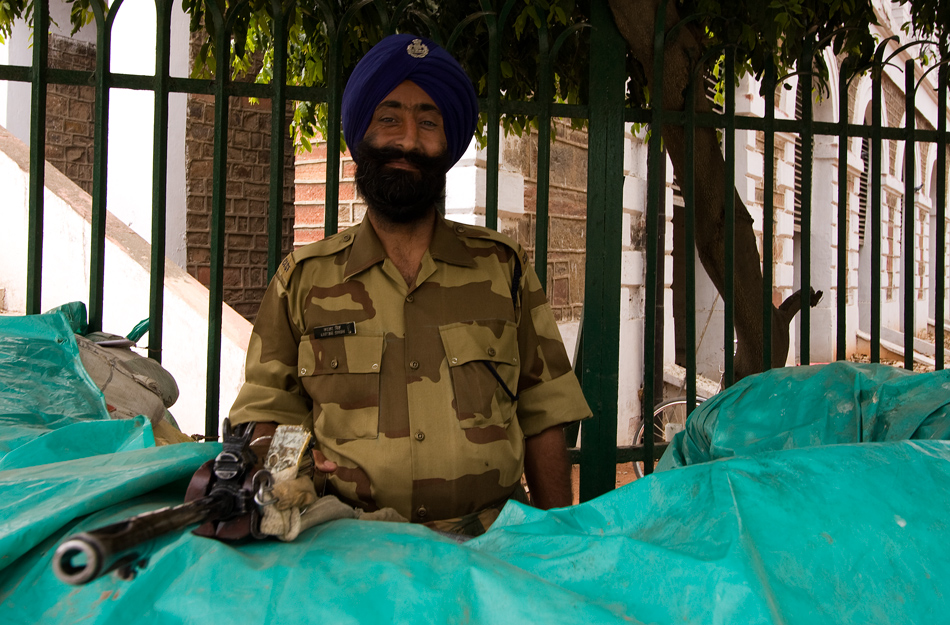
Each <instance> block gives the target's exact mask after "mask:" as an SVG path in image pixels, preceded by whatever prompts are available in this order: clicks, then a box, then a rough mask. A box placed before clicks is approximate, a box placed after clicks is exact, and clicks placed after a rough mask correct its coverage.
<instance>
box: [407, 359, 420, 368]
mask: <svg viewBox="0 0 950 625" xmlns="http://www.w3.org/2000/svg"><path fill="white" fill-rule="evenodd" d="M409 368H410V369H413V370H415V369H418V368H419V361H418V360H413V361H411V362H410V363H409Z"/></svg>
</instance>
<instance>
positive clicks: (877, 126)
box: [868, 59, 884, 362]
mask: <svg viewBox="0 0 950 625" xmlns="http://www.w3.org/2000/svg"><path fill="white" fill-rule="evenodd" d="M871 75H872V78H873V83H872V85H873V91H872V94H871V124H872V125H871V175H870V176H869V177H868V186H869V187H870V188H871V219H870V221H871V223H870V224H869V225H870V228H869V230H870V237H871V362H881V148H882V146H883V139H882V133H881V123H882V122H881V108H882V104H881V101H882V94H881V91H882V90H881V83H882V82H883V80H884V67H883V64H882V63H881V61H880V59H878V64H877V65H876V66H875V67H874V69H873V70H872V74H871Z"/></svg>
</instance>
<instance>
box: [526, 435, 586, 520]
mask: <svg viewBox="0 0 950 625" xmlns="http://www.w3.org/2000/svg"><path fill="white" fill-rule="evenodd" d="M524 443H525V450H524V475H525V478H526V479H527V480H528V489H529V490H530V491H531V503H532V504H534V505H535V506H536V507H538V508H541V509H542V510H548V509H550V508H563V507H565V506H569V505H571V504H572V503H574V493H573V492H571V463H570V461H569V459H568V455H567V443H566V442H565V441H564V427H563V426H561V425H556V426H554V427H550V428H548V429H546V430H544V431H543V432H541V433H540V434H536V435H534V436H532V437H530V438H526V439H525V442H524Z"/></svg>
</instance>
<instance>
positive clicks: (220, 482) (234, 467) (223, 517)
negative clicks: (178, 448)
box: [53, 419, 270, 585]
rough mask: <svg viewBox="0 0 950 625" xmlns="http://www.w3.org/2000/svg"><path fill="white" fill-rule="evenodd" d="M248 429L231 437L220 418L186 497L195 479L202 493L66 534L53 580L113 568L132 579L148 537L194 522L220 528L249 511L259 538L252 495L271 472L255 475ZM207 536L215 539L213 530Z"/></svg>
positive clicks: (78, 578) (88, 576)
mask: <svg viewBox="0 0 950 625" xmlns="http://www.w3.org/2000/svg"><path fill="white" fill-rule="evenodd" d="M252 425H253V424H248V425H247V427H244V428H243V430H241V432H240V433H236V432H235V431H233V430H232V428H231V422H230V421H229V420H228V419H225V420H224V427H223V449H222V450H221V453H219V454H218V456H217V457H216V458H215V459H214V460H213V461H209V462H207V463H205V465H202V467H201V469H199V470H198V472H197V473H196V474H195V478H193V479H192V484H191V485H189V488H188V490H189V494H192V493H193V492H194V490H195V489H194V488H193V486H195V484H196V480H197V481H199V482H200V484H199V485H198V486H197V488H200V489H201V492H207V495H205V496H203V497H199V498H197V499H193V500H192V501H188V502H187V503H183V504H181V505H178V506H173V507H168V508H162V509H160V510H154V511H151V512H146V513H144V514H140V515H137V516H134V517H132V518H129V519H126V520H124V521H119V522H118V523H113V524H112V525H107V526H105V527H101V528H99V529H96V530H92V531H90V532H80V533H78V534H74V535H72V536H70V537H69V538H67V539H66V540H65V541H64V542H63V543H62V544H61V545H60V546H59V547H58V548H57V549H56V552H55V554H54V555H53V572H54V573H55V574H56V577H58V578H59V579H60V580H62V581H64V582H66V583H69V584H75V585H79V584H86V583H88V582H90V581H92V580H94V579H96V578H97V577H99V576H101V575H105V574H106V573H109V572H110V571H113V570H115V571H116V572H117V574H118V576H119V577H120V578H122V579H131V578H133V577H135V574H136V571H137V569H138V568H141V567H143V566H145V563H146V556H147V554H148V545H147V543H149V542H150V541H152V540H153V539H155V538H158V537H159V536H163V535H165V534H168V533H170V532H176V531H180V530H183V529H185V528H187V527H188V526H190V525H194V524H196V523H201V524H205V523H208V522H215V523H217V524H218V526H219V527H221V526H222V525H227V524H228V523H229V522H234V521H235V520H237V521H242V520H243V519H244V518H247V516H248V513H250V515H249V516H250V528H249V529H250V534H251V535H253V536H254V537H255V538H261V537H262V536H261V535H260V534H259V533H258V531H257V530H258V528H259V525H260V517H259V509H258V507H257V505H254V502H255V500H258V503H259V497H258V495H257V493H260V492H264V491H266V490H267V488H268V487H269V485H270V484H269V477H270V474H269V472H268V471H266V470H263V469H261V470H258V471H254V468H255V465H256V464H258V459H257V456H256V455H255V454H254V452H253V451H251V448H250V442H251V434H252V432H253V431H254V428H253V427H252ZM238 427H239V428H240V426H238ZM212 463H213V464H212ZM202 470H204V475H203V476H201V474H202V472H203V471H202ZM199 476H201V477H202V478H207V479H209V480H210V483H211V488H210V490H207V489H206V486H207V485H206V484H205V483H204V481H203V479H199ZM187 498H189V497H188V496H186V499H187ZM206 535H207V534H206ZM211 535H214V530H212V531H211ZM218 535H219V537H222V538H231V537H229V536H221V535H220V532H219V534H218ZM244 535H246V532H245V533H244Z"/></svg>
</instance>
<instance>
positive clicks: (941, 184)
mask: <svg viewBox="0 0 950 625" xmlns="http://www.w3.org/2000/svg"><path fill="white" fill-rule="evenodd" d="M937 76H938V78H937V120H938V121H937V131H938V132H937V185H936V186H937V188H936V192H937V206H936V207H935V208H936V211H937V233H936V234H937V236H936V239H937V240H936V242H935V243H934V245H935V246H936V252H937V253H936V254H935V258H936V259H937V263H936V265H937V266H936V267H935V269H936V273H935V274H934V278H935V280H934V283H935V286H936V291H937V292H936V293H934V297H935V298H936V301H934V348H935V352H934V360H935V361H936V363H935V367H936V369H937V370H938V371H939V370H941V369H943V363H944V358H945V355H944V351H945V350H944V324H945V321H944V319H945V318H946V310H945V308H946V307H945V305H944V302H945V301H946V293H947V291H946V288H945V287H946V279H947V269H946V267H947V258H946V250H947V144H948V141H947V91H948V90H950V84H948V83H950V80H948V76H950V69H948V68H947V65H942V66H941V67H940V70H939V74H938V75H937Z"/></svg>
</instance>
